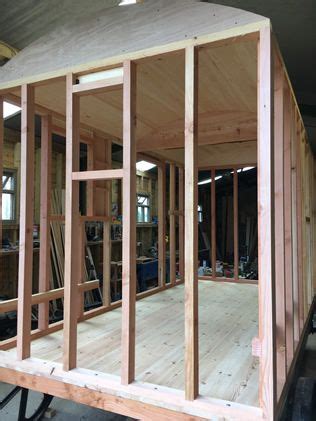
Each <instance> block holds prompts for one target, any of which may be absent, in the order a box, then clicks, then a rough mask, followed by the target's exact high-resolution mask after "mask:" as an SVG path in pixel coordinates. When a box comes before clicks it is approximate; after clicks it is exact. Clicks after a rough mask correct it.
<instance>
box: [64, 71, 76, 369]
mask: <svg viewBox="0 0 316 421" xmlns="http://www.w3.org/2000/svg"><path fill="white" fill-rule="evenodd" d="M73 82H74V77H73V75H72V74H68V75H67V77H66V98H67V99H66V106H67V109H66V114H67V115H66V132H67V135H66V203H65V299H64V348H63V367H64V370H65V371H68V370H71V369H73V368H75V367H76V364H77V317H76V316H77V314H78V310H77V304H78V289H77V283H78V276H79V274H78V261H77V260H78V258H79V253H80V244H79V242H78V238H77V235H78V232H77V230H78V226H79V183H73V177H72V176H73V172H77V171H79V149H80V148H79V145H80V143H79V123H80V111H79V107H80V104H79V97H78V96H76V95H74V94H73V93H72V87H73Z"/></svg>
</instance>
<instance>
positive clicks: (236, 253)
mask: <svg viewBox="0 0 316 421" xmlns="http://www.w3.org/2000/svg"><path fill="white" fill-rule="evenodd" d="M233 177H234V278H235V281H238V279H239V231H238V227H239V224H238V172H237V170H236V168H235V169H234V174H233Z"/></svg>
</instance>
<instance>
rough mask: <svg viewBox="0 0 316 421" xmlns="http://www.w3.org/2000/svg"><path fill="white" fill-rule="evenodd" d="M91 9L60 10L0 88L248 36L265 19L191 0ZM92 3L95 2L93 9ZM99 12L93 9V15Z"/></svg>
mask: <svg viewBox="0 0 316 421" xmlns="http://www.w3.org/2000/svg"><path fill="white" fill-rule="evenodd" d="M100 2H103V3H104V0H94V2H93V9H92V7H91V9H89V7H88V3H87V2H85V1H83V2H82V1H78V4H77V6H76V10H75V12H74V13H71V11H69V9H62V10H61V18H60V19H58V20H57V21H56V25H55V26H54V28H53V29H51V30H48V32H47V33H46V34H45V35H43V36H42V37H40V38H39V39H38V40H36V41H35V42H33V43H31V44H30V45H29V46H27V47H26V48H24V49H23V50H22V51H21V52H20V53H19V54H18V55H17V56H16V57H14V58H12V59H11V60H10V61H9V62H8V63H6V64H5V65H4V66H2V67H1V68H0V89H3V88H10V87H14V86H18V85H20V84H22V83H32V82H36V81H40V80H45V79H49V78H52V77H57V76H62V75H65V74H66V73H68V72H73V73H78V72H80V71H84V70H88V69H91V68H96V67H100V66H107V65H110V64H115V63H119V62H120V61H121V60H122V59H124V58H133V59H137V58H141V57H145V56H146V55H152V54H155V53H156V52H157V53H161V52H165V51H171V50H175V49H179V48H182V47H184V46H185V45H186V44H187V43H188V42H190V40H191V41H193V42H194V43H196V44H198V43H203V42H208V41H212V40H216V39H221V38H226V37H231V36H237V35H240V34H243V33H246V32H252V31H255V30H257V29H259V28H260V27H261V26H263V25H267V24H269V19H267V18H264V17H262V16H259V15H256V14H253V13H250V12H245V11H243V10H239V9H235V8H231V7H226V6H220V5H215V4H210V3H203V2H199V1H194V0H172V1H170V0H145V2H144V3H143V4H138V5H133V6H127V7H113V8H107V7H106V6H104V9H102V8H101V7H100V4H99V3H100ZM94 3H97V7H96V5H95V4H94ZM96 10H97V11H96Z"/></svg>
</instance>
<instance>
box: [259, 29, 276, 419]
mask: <svg viewBox="0 0 316 421" xmlns="http://www.w3.org/2000/svg"><path fill="white" fill-rule="evenodd" d="M272 72H273V70H272V52H271V28H270V25H269V26H267V27H265V28H262V29H261V30H260V39H259V42H258V209H259V211H258V258H259V271H258V274H259V285H258V287H259V340H260V342H261V357H260V367H259V403H260V406H261V408H262V410H263V413H264V416H265V417H266V419H271V420H272V419H274V415H275V408H276V364H275V330H274V329H275V297H274V295H275V289H274V287H275V286H274V267H275V266H274V221H273V203H272V197H273V191H274V188H273V173H274V170H273V115H272V110H273V108H272V98H273V91H272V75H273V73H272Z"/></svg>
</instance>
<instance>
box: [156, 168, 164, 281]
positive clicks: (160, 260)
mask: <svg viewBox="0 0 316 421" xmlns="http://www.w3.org/2000/svg"><path fill="white" fill-rule="evenodd" d="M165 283H166V166H165V164H160V165H159V166H158V286H160V287H162V286H164V285H165Z"/></svg>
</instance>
